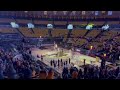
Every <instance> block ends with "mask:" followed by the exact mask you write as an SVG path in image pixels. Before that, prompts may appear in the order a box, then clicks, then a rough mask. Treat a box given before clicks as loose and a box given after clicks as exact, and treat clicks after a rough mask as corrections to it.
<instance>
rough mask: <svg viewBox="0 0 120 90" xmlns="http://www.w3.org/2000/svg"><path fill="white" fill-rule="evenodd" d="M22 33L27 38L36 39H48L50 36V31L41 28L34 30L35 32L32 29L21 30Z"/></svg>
mask: <svg viewBox="0 0 120 90" xmlns="http://www.w3.org/2000/svg"><path fill="white" fill-rule="evenodd" d="M19 30H20V32H21V33H22V34H23V35H24V36H26V37H34V38H39V37H40V36H41V37H47V36H48V30H47V29H40V28H34V29H33V31H34V33H33V32H32V31H31V29H28V28H27V27H24V28H20V29H19Z"/></svg>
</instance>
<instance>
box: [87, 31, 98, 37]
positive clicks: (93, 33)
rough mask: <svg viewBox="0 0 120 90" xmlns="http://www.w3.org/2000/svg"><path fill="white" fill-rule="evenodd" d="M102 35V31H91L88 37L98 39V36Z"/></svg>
mask: <svg viewBox="0 0 120 90" xmlns="http://www.w3.org/2000/svg"><path fill="white" fill-rule="evenodd" d="M99 33H100V30H91V31H90V32H89V33H88V34H87V35H86V37H92V38H94V37H96V36H97V35H98V34H99Z"/></svg>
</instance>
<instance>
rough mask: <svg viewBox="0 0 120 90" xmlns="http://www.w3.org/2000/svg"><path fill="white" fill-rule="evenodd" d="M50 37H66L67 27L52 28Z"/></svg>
mask: <svg viewBox="0 0 120 90" xmlns="http://www.w3.org/2000/svg"><path fill="white" fill-rule="evenodd" d="M51 33H52V37H61V36H63V37H66V35H67V34H68V30H67V29H54V30H52V32H51Z"/></svg>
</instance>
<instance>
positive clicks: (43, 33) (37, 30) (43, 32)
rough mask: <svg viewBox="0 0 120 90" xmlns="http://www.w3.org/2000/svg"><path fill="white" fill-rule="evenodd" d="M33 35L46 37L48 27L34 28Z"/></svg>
mask: <svg viewBox="0 0 120 90" xmlns="http://www.w3.org/2000/svg"><path fill="white" fill-rule="evenodd" d="M33 31H34V34H35V37H40V36H41V37H48V36H49V34H48V29H40V28H34V29H33Z"/></svg>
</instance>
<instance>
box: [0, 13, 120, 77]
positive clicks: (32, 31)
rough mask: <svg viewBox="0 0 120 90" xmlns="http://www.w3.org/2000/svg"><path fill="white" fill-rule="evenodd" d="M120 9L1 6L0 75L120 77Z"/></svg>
mask: <svg viewBox="0 0 120 90" xmlns="http://www.w3.org/2000/svg"><path fill="white" fill-rule="evenodd" d="M119 67H120V11H0V79H120V69H119Z"/></svg>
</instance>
